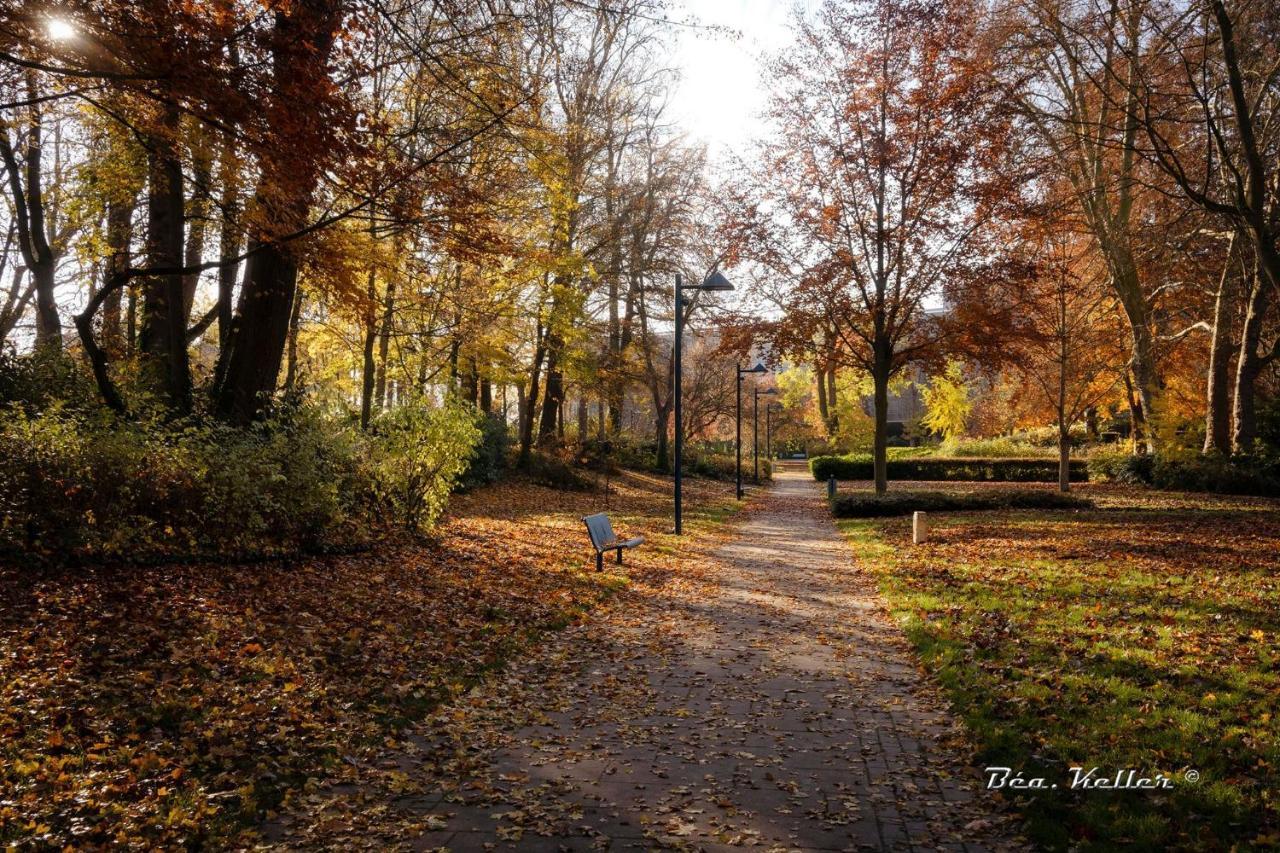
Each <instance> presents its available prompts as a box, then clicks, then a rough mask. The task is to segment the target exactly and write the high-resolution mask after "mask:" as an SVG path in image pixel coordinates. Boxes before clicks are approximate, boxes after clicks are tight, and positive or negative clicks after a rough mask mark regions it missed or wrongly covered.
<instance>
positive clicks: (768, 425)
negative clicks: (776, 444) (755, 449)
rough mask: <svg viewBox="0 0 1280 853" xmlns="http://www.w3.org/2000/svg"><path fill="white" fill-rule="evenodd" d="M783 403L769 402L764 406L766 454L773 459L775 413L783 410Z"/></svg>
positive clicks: (766, 456) (767, 457)
mask: <svg viewBox="0 0 1280 853" xmlns="http://www.w3.org/2000/svg"><path fill="white" fill-rule="evenodd" d="M781 411H782V404H781V403H769V404H768V405H766V406H765V407H764V456H765V458H766V459H769V460H772V459H773V413H774V412H781Z"/></svg>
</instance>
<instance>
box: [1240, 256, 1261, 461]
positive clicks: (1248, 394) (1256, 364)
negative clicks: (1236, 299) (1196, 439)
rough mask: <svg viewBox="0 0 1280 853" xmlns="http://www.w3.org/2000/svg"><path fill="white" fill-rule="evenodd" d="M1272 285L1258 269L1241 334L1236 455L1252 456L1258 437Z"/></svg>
mask: <svg viewBox="0 0 1280 853" xmlns="http://www.w3.org/2000/svg"><path fill="white" fill-rule="evenodd" d="M1268 284H1269V282H1268V281H1267V280H1266V278H1265V277H1264V276H1263V275H1262V274H1261V271H1260V270H1257V269H1255V271H1254V275H1253V277H1252V281H1251V282H1250V285H1249V298H1248V302H1247V303H1246V306H1245V315H1244V327H1243V328H1242V329H1241V332H1240V352H1239V355H1238V356H1237V358H1236V377H1235V394H1234V397H1235V403H1234V406H1233V408H1232V423H1231V450H1232V452H1234V453H1250V452H1252V451H1253V444H1254V441H1256V440H1257V437H1258V416H1257V404H1256V389H1255V386H1256V384H1257V380H1258V374H1260V373H1261V372H1262V359H1261V356H1260V355H1259V352H1258V345H1259V344H1260V343H1261V340H1262V331H1263V325H1264V322H1265V320H1266V314H1267V303H1268V301H1269V300H1268V299H1267V291H1268V289H1269V288H1268Z"/></svg>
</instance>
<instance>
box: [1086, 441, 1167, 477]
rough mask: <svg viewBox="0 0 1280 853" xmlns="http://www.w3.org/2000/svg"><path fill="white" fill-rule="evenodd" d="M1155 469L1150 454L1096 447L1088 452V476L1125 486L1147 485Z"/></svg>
mask: <svg viewBox="0 0 1280 853" xmlns="http://www.w3.org/2000/svg"><path fill="white" fill-rule="evenodd" d="M1154 469H1155V460H1154V459H1153V458H1152V457H1150V456H1135V455H1134V454H1132V453H1130V452H1128V451H1125V450H1103V449H1098V450H1095V451H1093V453H1091V454H1089V478H1090V479H1092V480H1101V481H1103V482H1112V483H1121V484H1123V485H1126V486H1149V485H1151V483H1152V475H1153V473H1154Z"/></svg>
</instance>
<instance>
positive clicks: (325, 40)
mask: <svg viewBox="0 0 1280 853" xmlns="http://www.w3.org/2000/svg"><path fill="white" fill-rule="evenodd" d="M343 5H344V4H342V3H340V2H337V0H314V2H309V3H297V4H290V5H288V6H282V7H280V8H279V9H278V10H277V11H276V13H275V25H274V29H273V32H272V36H271V54H272V72H273V76H274V84H273V88H272V92H271V97H270V103H269V105H268V108H267V124H268V127H269V128H270V129H271V132H272V133H273V134H276V135H277V137H278V138H277V139H275V140H273V144H272V146H271V147H270V148H269V149H268V150H267V151H266V152H265V154H264V156H263V158H262V161H263V162H262V169H261V176H260V178H259V183H258V189H257V198H258V206H259V207H262V208H263V209H265V210H267V211H270V213H271V214H272V222H271V229H270V231H269V232H267V233H264V234H262V235H261V237H260V238H259V240H258V241H257V245H256V246H255V248H257V251H256V252H255V253H254V254H253V255H252V256H251V257H250V258H249V261H248V263H247V264H246V265H245V274H244V285H243V287H242V288H241V291H240V310H239V316H238V317H237V319H236V320H235V321H233V323H232V331H231V335H230V338H229V340H228V341H227V345H226V347H225V348H224V349H223V351H222V354H221V356H220V358H219V360H218V371H217V382H216V386H215V390H214V403H215V409H216V410H217V411H218V412H219V414H221V415H222V416H223V417H225V418H227V419H229V420H231V421H233V422H237V423H247V422H249V421H252V420H254V419H256V418H257V417H258V416H259V415H260V414H261V413H262V411H263V409H264V407H265V406H266V405H267V403H268V402H269V401H270V397H271V395H272V394H273V393H274V391H275V389H276V380H277V378H278V377H279V375H280V361H281V358H282V357H283V355H284V346H285V341H286V338H287V336H288V332H289V315H290V312H291V311H292V309H293V298H294V292H295V290H296V288H297V284H298V262H297V258H295V257H294V255H293V253H292V252H291V251H290V247H289V246H287V245H284V244H281V243H279V242H275V240H277V239H278V238H280V237H285V236H288V235H291V234H294V233H297V232H298V231H300V230H301V229H302V228H303V226H304V225H305V224H306V217H307V210H308V208H309V207H310V204H311V197H312V195H313V194H314V192H315V187H316V184H317V183H318V181H319V178H320V171H321V167H322V159H321V158H322V156H323V155H322V154H321V153H320V152H322V151H324V150H325V147H324V146H325V145H326V144H327V143H328V141H329V140H328V127H327V126H325V125H323V124H321V123H318V122H317V121H316V119H315V117H314V116H313V115H312V114H311V110H313V109H314V107H313V106H312V104H313V100H312V98H311V97H310V96H311V95H313V94H314V93H316V92H323V91H326V90H327V89H328V87H329V86H330V85H332V84H331V82H330V80H329V76H328V71H329V54H330V51H331V50H332V47H333V40H334V35H335V33H336V30H337V27H338V24H339V22H340V20H341V18H342V10H343ZM300 151H301V152H303V153H301V154H300Z"/></svg>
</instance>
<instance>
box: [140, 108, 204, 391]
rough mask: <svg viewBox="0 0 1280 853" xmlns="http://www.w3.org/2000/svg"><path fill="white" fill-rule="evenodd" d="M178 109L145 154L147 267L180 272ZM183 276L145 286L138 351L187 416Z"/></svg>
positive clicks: (167, 114)
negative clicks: (178, 270)
mask: <svg viewBox="0 0 1280 853" xmlns="http://www.w3.org/2000/svg"><path fill="white" fill-rule="evenodd" d="M179 119H180V114H179V112H178V109H177V107H175V106H168V107H165V108H164V114H163V116H162V123H163V124H162V131H161V133H160V134H157V135H154V136H152V137H151V138H150V140H149V150H148V152H147V181H148V195H147V265H148V266H151V267H160V268H169V269H180V268H181V267H182V265H183V244H182V219H183V193H182V160H181V157H180V153H179V151H178V143H177V136H178V131H179ZM182 289H183V277H182V276H181V275H173V274H170V275H153V276H148V277H147V278H146V279H144V280H143V282H142V331H141V333H140V335H139V338H138V349H139V351H140V352H141V354H142V357H143V360H144V364H145V366H146V368H147V370H148V372H149V373H150V374H151V375H152V377H153V379H154V381H155V382H156V384H157V385H158V386H159V387H161V388H163V389H164V393H165V396H166V397H167V399H168V402H169V405H170V406H171V407H172V408H174V409H175V410H177V411H187V410H188V409H189V408H190V405H191V372H190V369H189V367H188V364H187V315H186V313H185V312H184V310H183V304H182V302H183V296H182Z"/></svg>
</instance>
